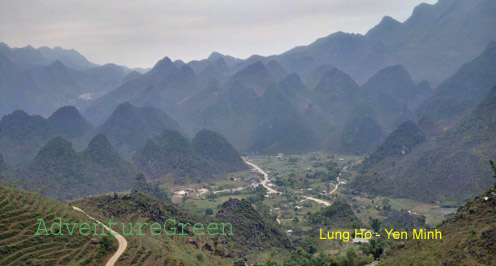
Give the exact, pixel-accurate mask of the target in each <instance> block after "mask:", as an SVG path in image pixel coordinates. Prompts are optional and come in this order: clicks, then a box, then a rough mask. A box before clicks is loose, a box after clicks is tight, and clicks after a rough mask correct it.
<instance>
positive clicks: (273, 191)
mask: <svg viewBox="0 0 496 266" xmlns="http://www.w3.org/2000/svg"><path fill="white" fill-rule="evenodd" d="M243 160H244V161H245V163H246V164H247V165H249V166H251V167H253V169H255V170H257V171H258V172H259V173H261V174H262V175H263V176H264V180H262V182H261V183H262V186H264V187H265V188H266V189H267V193H276V194H277V193H281V192H279V191H277V190H275V189H273V188H271V187H269V186H267V182H269V174H267V173H266V172H265V171H264V170H262V168H260V167H258V165H256V164H254V163H250V162H248V161H247V160H246V159H245V158H243Z"/></svg>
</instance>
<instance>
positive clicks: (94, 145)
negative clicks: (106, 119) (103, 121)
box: [86, 134, 114, 150]
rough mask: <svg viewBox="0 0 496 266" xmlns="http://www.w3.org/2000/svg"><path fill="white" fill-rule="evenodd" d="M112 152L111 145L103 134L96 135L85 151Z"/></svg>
mask: <svg viewBox="0 0 496 266" xmlns="http://www.w3.org/2000/svg"><path fill="white" fill-rule="evenodd" d="M102 149H103V150H114V148H113V147H112V144H111V143H110V141H109V140H108V138H107V136H105V134H98V135H96V136H94V137H93V138H92V139H91V141H90V143H89V144H88V147H87V148H86V150H102Z"/></svg>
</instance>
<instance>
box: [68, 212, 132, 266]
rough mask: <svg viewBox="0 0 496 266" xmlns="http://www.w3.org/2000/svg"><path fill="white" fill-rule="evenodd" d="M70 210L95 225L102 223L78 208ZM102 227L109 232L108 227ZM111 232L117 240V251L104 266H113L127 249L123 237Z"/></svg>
mask: <svg viewBox="0 0 496 266" xmlns="http://www.w3.org/2000/svg"><path fill="white" fill-rule="evenodd" d="M72 208H73V209H74V210H76V211H79V212H82V213H83V214H84V215H86V216H88V218H90V219H91V220H93V221H95V222H97V223H102V222H100V221H98V220H97V219H95V218H93V217H91V216H89V215H88V214H87V213H85V212H84V211H83V210H81V209H80V208H78V207H76V206H72ZM102 224H103V223H102ZM103 227H105V230H107V231H110V228H109V227H108V226H106V225H105V224H103ZM111 232H112V234H115V235H114V237H115V239H117V243H118V244H119V247H118V248H117V251H116V252H115V254H114V255H113V256H112V257H111V258H110V259H109V260H108V261H107V264H105V266H114V265H115V263H116V262H117V260H118V259H119V258H120V257H121V255H122V254H123V253H124V251H126V248H127V240H126V239H125V238H124V237H123V236H121V235H120V234H118V233H116V232H115V231H114V230H112V231H111Z"/></svg>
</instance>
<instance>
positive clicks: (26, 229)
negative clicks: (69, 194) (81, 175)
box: [0, 186, 117, 265]
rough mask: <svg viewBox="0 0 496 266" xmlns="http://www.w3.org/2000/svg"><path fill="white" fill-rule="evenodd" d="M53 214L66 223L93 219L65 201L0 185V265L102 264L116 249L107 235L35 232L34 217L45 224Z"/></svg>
mask: <svg viewBox="0 0 496 266" xmlns="http://www.w3.org/2000/svg"><path fill="white" fill-rule="evenodd" d="M57 217H61V218H62V220H63V222H69V223H73V222H75V223H83V222H86V223H92V222H93V221H92V220H90V219H89V218H87V217H86V216H85V215H83V214H81V213H80V212H77V211H74V210H73V209H72V207H71V205H70V204H69V203H66V202H61V201H55V200H52V199H49V198H46V197H43V196H40V195H37V194H33V193H29V192H24V191H21V190H17V189H12V188H7V187H2V186H0V231H1V233H0V264H1V265H102V264H103V263H104V262H105V261H106V260H107V259H108V257H109V255H110V254H112V253H113V252H114V250H115V249H116V247H117V243H116V242H115V240H114V239H113V238H110V237H109V236H100V235H97V236H93V235H90V236H84V235H80V234H77V233H74V234H73V235H72V236H70V235H68V234H64V235H56V236H54V235H48V236H45V235H38V236H37V235H35V233H36V232H37V230H38V226H39V221H37V219H43V220H44V222H45V224H46V225H47V227H48V226H49V225H51V224H52V223H53V222H56V221H58V220H56V218H57ZM56 228H57V227H54V230H55V229H56ZM49 230H50V229H49ZM40 234H43V232H41V233H40Z"/></svg>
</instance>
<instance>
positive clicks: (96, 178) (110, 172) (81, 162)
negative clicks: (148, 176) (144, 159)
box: [14, 135, 136, 199]
mask: <svg viewBox="0 0 496 266" xmlns="http://www.w3.org/2000/svg"><path fill="white" fill-rule="evenodd" d="M135 175H136V172H135V170H134V167H133V166H132V165H131V164H130V163H129V162H127V161H125V160H124V159H122V158H121V157H120V156H119V154H118V153H117V152H116V151H115V150H114V149H113V147H112V145H111V144H110V142H109V141H108V140H107V138H106V137H105V136H104V135H97V136H95V137H94V138H93V139H92V140H91V142H90V143H89V145H88V147H87V148H86V149H85V150H84V151H82V152H80V153H77V152H76V151H75V150H74V149H73V148H72V144H71V143H70V142H68V141H67V140H65V139H63V138H62V137H56V138H54V139H52V140H50V141H49V142H48V143H47V144H46V145H45V146H44V147H43V148H42V149H41V150H40V151H39V152H38V154H37V155H36V157H35V158H34V159H33V160H32V161H31V162H29V163H28V164H27V165H26V166H24V167H22V168H20V169H18V170H17V171H15V173H14V176H15V177H16V179H19V180H22V181H26V182H28V183H29V184H30V185H32V186H34V187H35V188H40V187H42V186H47V190H46V192H45V193H46V194H47V195H48V196H50V197H52V198H57V199H74V198H79V197H82V196H86V195H91V194H99V193H106V192H110V191H122V190H126V189H129V188H131V187H132V185H133V183H134V178H135Z"/></svg>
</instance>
